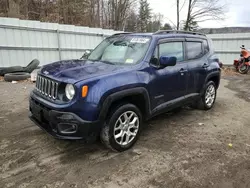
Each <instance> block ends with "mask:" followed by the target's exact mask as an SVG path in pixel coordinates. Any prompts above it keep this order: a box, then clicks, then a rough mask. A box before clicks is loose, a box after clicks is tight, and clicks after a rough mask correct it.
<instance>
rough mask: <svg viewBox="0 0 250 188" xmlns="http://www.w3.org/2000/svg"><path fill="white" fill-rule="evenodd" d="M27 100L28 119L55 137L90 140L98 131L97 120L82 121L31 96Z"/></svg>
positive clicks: (99, 126) (74, 115) (99, 125)
mask: <svg viewBox="0 0 250 188" xmlns="http://www.w3.org/2000/svg"><path fill="white" fill-rule="evenodd" d="M29 102H30V116H29V117H30V119H31V120H32V121H33V122H34V123H35V124H36V125H38V126H39V127H40V128H41V129H43V130H45V131H46V132H47V133H49V134H50V135H52V136H53V137H55V138H58V139H69V140H80V139H83V140H86V141H92V140H95V139H96V138H97V136H98V135H99V133H100V128H101V123H100V122H99V121H96V122H89V121H84V120H82V119H81V118H80V117H79V116H77V115H76V114H74V113H71V112H63V111H57V110H54V109H53V110H52V109H49V108H47V107H45V106H44V105H42V104H41V103H39V102H38V101H36V100H35V99H33V98H31V97H30V101H29Z"/></svg>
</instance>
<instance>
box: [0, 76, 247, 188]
mask: <svg viewBox="0 0 250 188" xmlns="http://www.w3.org/2000/svg"><path fill="white" fill-rule="evenodd" d="M249 83H250V76H249V75H247V76H246V75H245V76H242V75H233V74H232V75H230V76H224V79H222V81H221V86H220V89H219V91H218V98H217V102H216V105H215V107H214V109H212V110H210V111H207V112H205V111H198V110H192V109H187V108H185V109H183V110H182V111H181V112H178V113H175V114H164V115H161V116H159V117H157V118H155V119H153V120H151V121H150V122H148V125H149V126H148V127H147V129H146V130H145V131H144V132H143V134H142V136H141V138H140V140H139V141H138V142H137V144H136V145H135V147H134V148H133V149H131V150H129V151H127V152H124V153H114V152H111V151H109V150H106V149H105V148H104V147H103V146H102V145H101V144H99V143H96V144H91V145H86V144H83V143H81V142H79V141H78V142H73V141H59V140H56V139H54V138H52V137H50V136H49V135H47V134H46V133H45V132H43V131H42V130H40V129H39V128H38V127H37V126H35V125H34V124H33V123H32V122H31V121H30V120H29V119H28V94H29V92H30V90H31V89H32V88H33V87H34V85H33V84H31V83H28V82H26V83H18V84H10V83H5V82H0V93H1V98H0V187H20V188H25V187H31V188H34V187H44V188H45V187H46V188H47V187H53V188H54V187H58V188H59V187H70V188H75V187H84V188H85V187H99V188H102V187H105V188H106V187H111V188H113V187H126V188H133V187H142V188H146V187H150V188H168V187H190V188H191V187H192V188H196V187H218V188H232V187H235V188H236V187H237V188H241V187H250V178H249V177H250V124H249V122H250V116H249V114H248V112H250V105H249V101H250V84H249ZM229 143H232V147H229V146H228V144H229Z"/></svg>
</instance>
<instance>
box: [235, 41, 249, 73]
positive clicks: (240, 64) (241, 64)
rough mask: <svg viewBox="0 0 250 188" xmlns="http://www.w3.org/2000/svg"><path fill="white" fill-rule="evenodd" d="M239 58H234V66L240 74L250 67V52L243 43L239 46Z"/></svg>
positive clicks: (246, 71)
mask: <svg viewBox="0 0 250 188" xmlns="http://www.w3.org/2000/svg"><path fill="white" fill-rule="evenodd" d="M240 48H241V52H240V59H238V60H234V67H235V68H236V70H237V71H239V73H241V74H247V73H248V70H249V67H250V52H249V51H248V50H247V49H246V48H245V46H244V45H242V46H241V47H240Z"/></svg>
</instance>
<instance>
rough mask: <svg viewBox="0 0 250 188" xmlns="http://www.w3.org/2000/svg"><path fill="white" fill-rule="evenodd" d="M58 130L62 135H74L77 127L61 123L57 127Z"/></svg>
mask: <svg viewBox="0 0 250 188" xmlns="http://www.w3.org/2000/svg"><path fill="white" fill-rule="evenodd" d="M57 128H58V131H59V132H60V133H62V134H74V133H76V131H77V125H76V124H70V123H59V124H58V125H57Z"/></svg>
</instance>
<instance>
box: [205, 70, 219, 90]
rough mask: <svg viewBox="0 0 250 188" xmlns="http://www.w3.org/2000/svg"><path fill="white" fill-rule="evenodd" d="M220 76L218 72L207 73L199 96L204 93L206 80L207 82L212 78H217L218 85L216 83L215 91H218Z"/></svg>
mask: <svg viewBox="0 0 250 188" xmlns="http://www.w3.org/2000/svg"><path fill="white" fill-rule="evenodd" d="M220 75H221V73H220V70H217V71H214V72H211V73H209V74H208V75H207V77H206V80H205V82H204V85H203V88H202V91H201V95H202V94H203V93H204V91H205V86H206V84H207V82H208V80H209V79H210V78H212V77H219V83H218V86H217V89H218V87H219V85H220Z"/></svg>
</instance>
